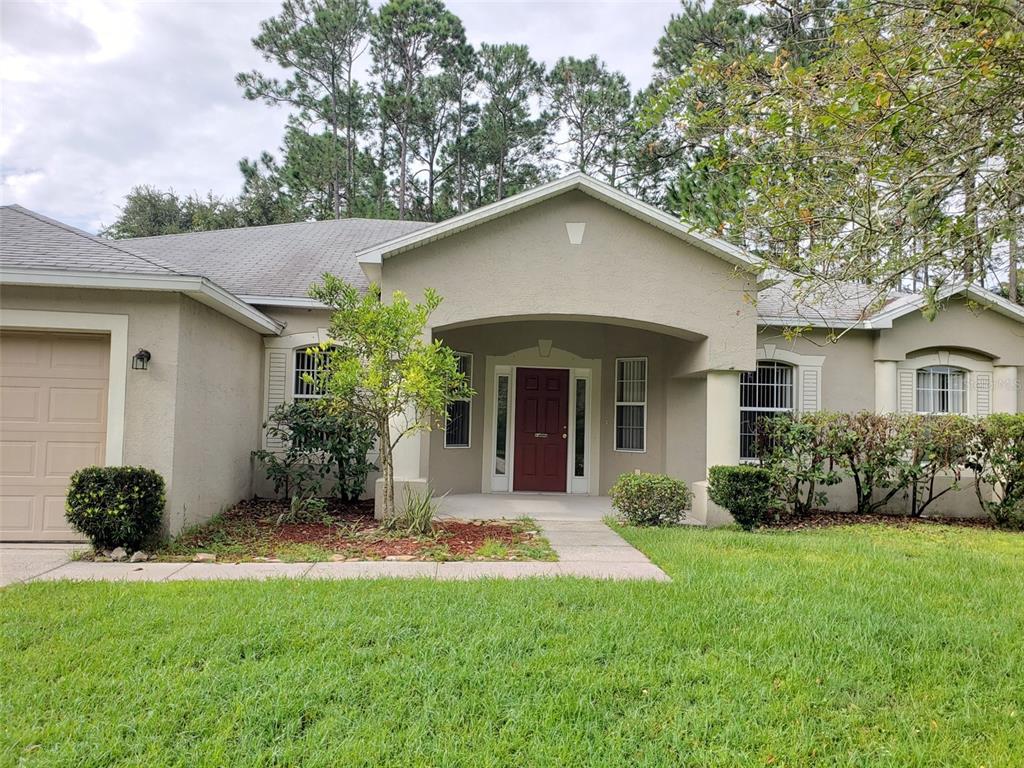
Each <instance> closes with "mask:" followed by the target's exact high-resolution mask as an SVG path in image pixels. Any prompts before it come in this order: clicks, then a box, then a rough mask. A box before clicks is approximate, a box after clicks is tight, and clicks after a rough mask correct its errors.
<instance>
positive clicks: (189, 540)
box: [172, 498, 537, 560]
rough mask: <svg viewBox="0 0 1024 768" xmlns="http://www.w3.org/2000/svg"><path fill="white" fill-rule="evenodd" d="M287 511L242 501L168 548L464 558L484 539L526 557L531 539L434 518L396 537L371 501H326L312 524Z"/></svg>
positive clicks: (520, 530)
mask: <svg viewBox="0 0 1024 768" xmlns="http://www.w3.org/2000/svg"><path fill="white" fill-rule="evenodd" d="M288 512H289V506H288V503H287V502H285V501H280V500H275V499H260V498H256V499H251V500H248V501H242V502H240V503H239V504H237V505H235V507H233V508H232V509H231V510H229V511H228V512H226V513H225V514H224V515H223V516H221V517H220V518H219V519H217V520H215V521H212V522H211V524H210V525H208V526H204V527H202V528H200V529H197V530H195V531H193V532H191V533H188V534H185V535H183V536H181V537H179V538H178V539H177V540H176V541H175V542H174V544H173V545H172V546H173V549H174V550H175V551H177V552H180V553H184V552H186V551H198V550H201V549H203V548H204V547H211V546H212V545H214V544H215V543H220V544H225V543H227V542H231V543H232V544H237V545H238V546H240V547H241V548H243V549H245V550H247V551H249V552H250V553H251V554H252V555H261V556H270V557H273V556H275V555H276V554H278V552H277V551H278V550H279V549H285V548H287V547H289V546H294V545H308V546H311V547H316V548H318V549H321V550H327V551H329V552H333V553H336V554H337V555H340V556H344V558H345V559H351V560H381V559H385V558H388V557H403V559H404V558H407V557H410V556H411V557H415V558H416V559H420V558H424V559H427V558H429V559H438V558H439V557H440V559H464V558H473V557H475V556H476V553H477V550H479V549H480V547H481V546H483V545H484V544H485V543H486V542H498V543H500V544H503V545H505V547H507V548H508V550H509V551H510V554H509V557H510V559H528V558H527V557H524V556H523V554H522V553H521V552H518V551H517V548H518V547H519V546H520V545H523V544H530V543H533V542H537V532H536V530H535V529H533V528H532V526H530V525H524V524H523V523H521V522H508V521H463V520H437V521H435V522H434V534H433V536H402V535H400V534H397V533H394V532H390V531H387V530H384V529H383V528H381V526H380V524H379V521H378V520H376V519H374V517H373V501H372V500H369V501H359V502H355V503H345V502H341V501H338V500H330V501H329V502H328V507H327V510H326V513H325V515H324V517H323V519H322V520H321V521H318V522H288V521H287V520H285V519H283V518H284V516H286V515H287V514H288ZM214 548H215V547H214ZM335 559H341V557H336V558H335Z"/></svg>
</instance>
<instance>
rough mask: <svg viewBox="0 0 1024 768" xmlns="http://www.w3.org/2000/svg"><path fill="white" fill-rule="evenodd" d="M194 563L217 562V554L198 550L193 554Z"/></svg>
mask: <svg viewBox="0 0 1024 768" xmlns="http://www.w3.org/2000/svg"><path fill="white" fill-rule="evenodd" d="M192 562H193V563H215V562H217V556H216V555H214V554H211V553H209V552H196V553H195V554H194V555H193V556H192Z"/></svg>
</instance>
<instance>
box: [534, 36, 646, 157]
mask: <svg viewBox="0 0 1024 768" xmlns="http://www.w3.org/2000/svg"><path fill="white" fill-rule="evenodd" d="M545 95H546V110H545V118H546V120H547V122H548V124H549V130H550V135H551V140H552V143H553V144H554V145H555V146H558V147H560V148H564V149H565V150H567V151H568V155H569V158H568V159H567V160H566V162H567V163H568V164H570V165H572V166H574V167H575V168H576V169H578V170H580V171H583V172H584V173H591V172H597V171H600V170H602V169H601V166H602V157H601V155H602V153H603V152H604V151H605V150H606V149H607V145H608V143H609V142H611V141H613V140H614V139H615V137H616V136H618V135H619V133H620V131H621V130H622V124H623V122H624V121H625V120H627V119H628V118H627V117H626V116H625V112H626V111H627V109H628V108H629V104H630V93H629V84H628V83H627V82H626V78H625V76H624V75H622V74H621V73H620V72H609V71H608V68H607V67H606V66H605V64H604V62H602V61H600V60H599V59H598V58H597V56H591V57H590V58H588V59H577V58H574V57H572V56H567V57H563V58H561V59H559V60H558V62H557V63H556V64H555V66H554V67H553V68H552V70H551V72H550V73H549V74H548V76H547V80H546V88H545ZM563 131H564V133H565V136H564V137H563V136H560V135H559V134H560V132H563Z"/></svg>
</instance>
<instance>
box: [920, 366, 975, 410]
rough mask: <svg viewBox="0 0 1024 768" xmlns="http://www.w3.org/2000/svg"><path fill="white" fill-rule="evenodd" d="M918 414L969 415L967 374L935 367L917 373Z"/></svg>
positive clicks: (947, 368)
mask: <svg viewBox="0 0 1024 768" xmlns="http://www.w3.org/2000/svg"><path fill="white" fill-rule="evenodd" d="M917 411H918V413H967V372H966V371H964V370H963V369H962V368H951V367H949V366H945V365H933V366H931V367H929V368H922V369H921V370H919V371H918V372H917Z"/></svg>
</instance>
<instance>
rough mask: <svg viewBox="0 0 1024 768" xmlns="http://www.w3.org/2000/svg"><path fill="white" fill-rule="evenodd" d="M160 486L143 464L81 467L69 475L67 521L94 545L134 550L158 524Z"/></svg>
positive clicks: (161, 508) (155, 474)
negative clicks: (136, 465) (140, 465)
mask: <svg viewBox="0 0 1024 768" xmlns="http://www.w3.org/2000/svg"><path fill="white" fill-rule="evenodd" d="M164 488H165V486H164V479H163V477H161V476H160V473H158V472H154V471H153V470H152V469H146V468H145V467H85V468H83V469H80V470H78V471H77V472H75V474H73V475H72V476H71V484H70V486H69V487H68V496H67V504H66V508H67V517H68V522H69V523H71V524H72V525H73V526H74V527H75V528H77V529H78V530H79V531H81V532H82V533H83V534H85V535H86V536H88V537H89V540H90V541H91V542H92V545H93V546H94V547H95V548H96V549H113V548H115V547H124V548H125V549H127V550H129V551H133V550H136V549H138V548H139V547H140V546H141V545H142V544H143V542H145V541H146V539H148V538H149V537H150V536H152V535H153V534H154V533H156V532H157V531H158V530H159V528H160V518H161V516H162V515H163V511H164V504H165V503H166V497H165V495H164Z"/></svg>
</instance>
